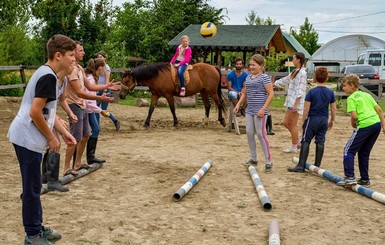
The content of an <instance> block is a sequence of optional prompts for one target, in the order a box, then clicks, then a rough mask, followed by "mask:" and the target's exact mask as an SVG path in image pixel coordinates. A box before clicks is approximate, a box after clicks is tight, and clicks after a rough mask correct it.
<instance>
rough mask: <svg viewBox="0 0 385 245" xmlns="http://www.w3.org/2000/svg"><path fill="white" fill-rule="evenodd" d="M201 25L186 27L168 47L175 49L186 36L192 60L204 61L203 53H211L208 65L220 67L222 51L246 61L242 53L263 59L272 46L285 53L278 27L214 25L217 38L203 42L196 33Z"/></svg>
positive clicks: (205, 60)
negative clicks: (238, 53) (240, 55)
mask: <svg viewBox="0 0 385 245" xmlns="http://www.w3.org/2000/svg"><path fill="white" fill-rule="evenodd" d="M200 27H201V25H189V26H188V27H187V28H186V29H184V30H183V31H182V32H180V33H179V34H178V35H177V36H176V37H174V38H173V39H172V40H171V41H170V42H169V43H168V45H169V46H170V47H173V48H175V47H177V46H178V45H179V44H180V38H181V37H182V36H183V35H187V36H188V37H189V38H190V46H191V48H192V49H193V52H194V53H193V57H196V58H198V59H201V60H200V61H202V62H207V54H208V53H209V52H211V54H212V55H213V54H214V57H211V59H210V62H208V63H214V64H216V65H218V66H223V65H224V64H223V59H222V55H221V53H222V52H223V51H230V52H242V53H243V59H244V60H246V53H248V52H251V53H260V54H262V55H263V56H266V55H268V54H269V50H270V49H271V48H272V47H274V48H275V51H276V52H277V53H279V52H286V46H285V41H284V37H283V35H282V31H281V28H280V26H279V25H217V29H218V33H217V36H216V37H214V38H213V39H211V40H206V39H204V38H203V37H202V36H201V35H200V33H199V30H200Z"/></svg>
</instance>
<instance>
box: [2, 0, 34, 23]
mask: <svg viewBox="0 0 385 245" xmlns="http://www.w3.org/2000/svg"><path fill="white" fill-rule="evenodd" d="M30 6H31V5H30V0H1V1H0V29H3V28H5V27H9V26H15V25H18V24H20V23H25V22H26V21H28V19H29V17H30V15H31V13H30Z"/></svg>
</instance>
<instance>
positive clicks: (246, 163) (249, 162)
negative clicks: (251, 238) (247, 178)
mask: <svg viewBox="0 0 385 245" xmlns="http://www.w3.org/2000/svg"><path fill="white" fill-rule="evenodd" d="M257 164H258V160H253V159H251V158H250V159H249V160H248V161H246V162H244V163H243V165H245V166H250V165H257Z"/></svg>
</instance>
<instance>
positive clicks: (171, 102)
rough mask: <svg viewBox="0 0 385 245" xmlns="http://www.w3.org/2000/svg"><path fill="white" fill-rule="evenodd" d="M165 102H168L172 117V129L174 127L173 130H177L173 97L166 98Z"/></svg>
mask: <svg viewBox="0 0 385 245" xmlns="http://www.w3.org/2000/svg"><path fill="white" fill-rule="evenodd" d="M166 100H167V102H168V106H170V111H171V114H172V117H173V119H174V125H173V127H174V128H177V127H178V118H177V117H176V113H175V103H174V96H172V95H170V96H167V97H166Z"/></svg>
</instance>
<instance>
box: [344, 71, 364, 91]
mask: <svg viewBox="0 0 385 245" xmlns="http://www.w3.org/2000/svg"><path fill="white" fill-rule="evenodd" d="M342 82H343V83H344V84H349V85H353V86H354V87H355V88H358V87H359V86H360V78H359V77H358V76H357V75H356V74H348V75H346V76H345V77H344V78H342Z"/></svg>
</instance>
